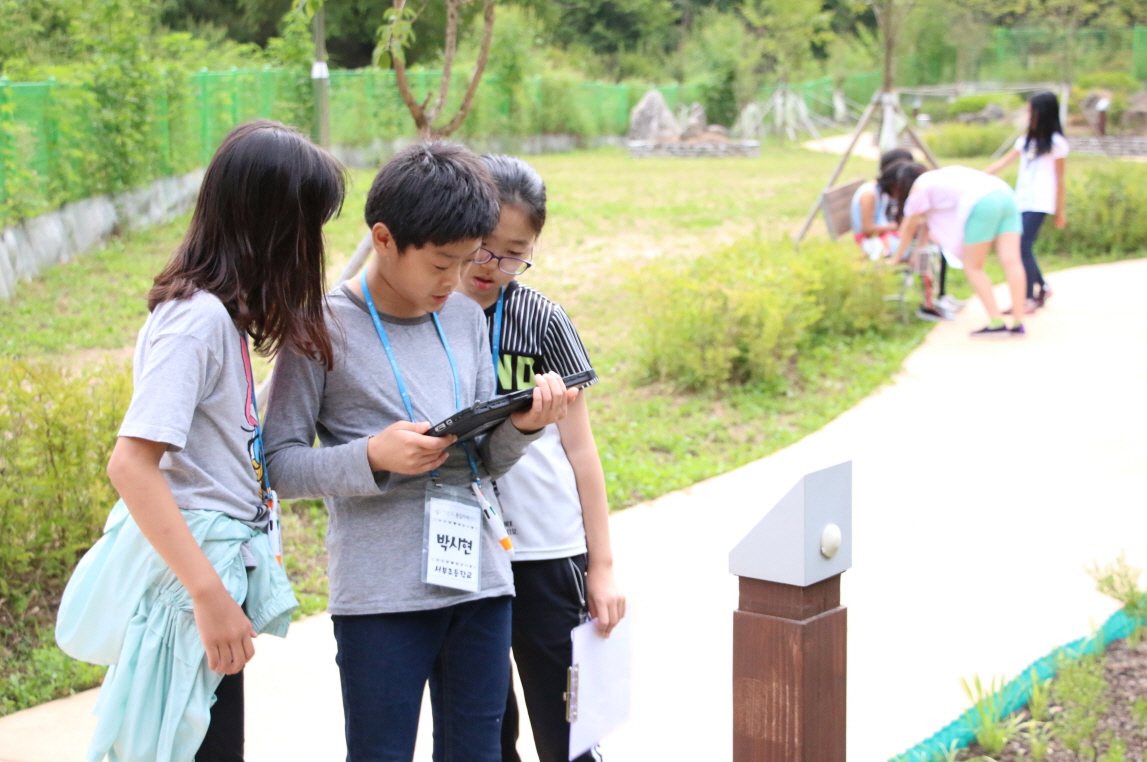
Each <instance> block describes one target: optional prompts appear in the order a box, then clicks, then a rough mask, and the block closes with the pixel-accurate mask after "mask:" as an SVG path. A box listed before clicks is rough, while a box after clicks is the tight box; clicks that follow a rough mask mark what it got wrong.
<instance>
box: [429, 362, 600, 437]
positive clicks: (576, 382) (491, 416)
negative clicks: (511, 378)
mask: <svg viewBox="0 0 1147 762" xmlns="http://www.w3.org/2000/svg"><path fill="white" fill-rule="evenodd" d="M595 378H597V373H595V372H594V370H593V368H590V369H589V370H586V371H582V372H581V373H575V374H573V375H572V376H566V377H565V378H563V379H562V381H564V382H565V385H566V388H567V389H578V388H580V387H582V386H585V385H586V384H588V383H592V382H593V380H594V379H595ZM533 400H534V390H533V388H532V387H531V388H529V389H522V390H521V391H519V392H514V393H512V394H503V395H502V396H501V397H495V398H494V399H492V400H486V401H485V402H477V403H475V404H474V406H473V407H470V408H467V409H466V410H459V411H458V412H457V413H455V414H454V415H452V416H450V417H449V418H447V419H446V420H445V421H443V422H442V423H436V424H434V425H433V426H431V427H430V431H428V432H426V435H427V436H430V437H445V436H449V435H450V434H454V435H455V436H457V437H458V441H459V442H465V441H466V440H468V439H473V438H474V437H476V436H480V435H482V434H485V433H486V432H487V431H489V430H490V429H492V428H494V427H495V426H497V425H498V424H499V423H501V422H502V421H504V420H506V419H507V418H509V417H510V414H511V413H516V412H517V411H519V410H526V409H527V408H529V407H530V405H532V404H533Z"/></svg>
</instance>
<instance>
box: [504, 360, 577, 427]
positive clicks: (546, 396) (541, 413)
mask: <svg viewBox="0 0 1147 762" xmlns="http://www.w3.org/2000/svg"><path fill="white" fill-rule="evenodd" d="M534 381H535V382H536V383H537V386H535V387H534V404H533V406H532V407H531V408H530V409H529V410H519V411H518V412H516V413H511V414H510V422H511V423H513V424H514V427H515V428H516V429H517V430H518V431H521V432H524V433H527V434H528V433H530V432H532V431H537V430H538V429H544V428H545V427H546V426H549V425H550V424H551V423H557V422H558V421H560V420H562V419H563V418H565V417H566V411H567V410H568V409H569V404H570V403H571V402H573V401H574V400H575V399H577V392H578V390H577V389H567V388H566V385H565V382H564V381H562V377H561V376H560V375H558V374H557V373H554V372H553V371H550V372H548V373H541V374H539V375H537V376H534Z"/></svg>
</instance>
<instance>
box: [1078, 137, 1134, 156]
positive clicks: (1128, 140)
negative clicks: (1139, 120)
mask: <svg viewBox="0 0 1147 762" xmlns="http://www.w3.org/2000/svg"><path fill="white" fill-rule="evenodd" d="M1070 143H1071V151H1072V153H1082V154H1089V155H1093V156H1147V137H1142V136H1139V135H1107V136H1105V137H1102V138H1100V137H1096V136H1094V135H1082V136H1080V135H1076V136H1074V137H1072V138H1071V141H1070Z"/></svg>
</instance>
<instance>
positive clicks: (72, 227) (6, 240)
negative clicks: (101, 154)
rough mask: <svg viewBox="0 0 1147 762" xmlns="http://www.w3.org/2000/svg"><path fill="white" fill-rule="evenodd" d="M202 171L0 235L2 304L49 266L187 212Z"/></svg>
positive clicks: (83, 204)
mask: <svg viewBox="0 0 1147 762" xmlns="http://www.w3.org/2000/svg"><path fill="white" fill-rule="evenodd" d="M201 182H203V170H197V171H195V172H191V173H189V174H186V175H178V176H175V177H165V178H163V179H162V180H156V181H155V182H153V183H152V184H151V185H148V186H146V187H144V188H137V189H135V190H131V191H125V192H124V193H117V194H115V195H112V196H96V197H95V198H88V199H84V200H83V201H75V202H73V203H70V204H65V205H64V206H63V207H61V208H60V209H58V210H56V211H54V212H49V213H47V214H42V215H40V216H39V217H33V218H32V219H29V220H24V221H23V222H21V223H20V224H18V225H13V226H12V227H10V228H6V229H5V230H4V231H3V232H0V300H3V301H7V300H8V299H11V298H12V296H13V295H15V293H16V287H17V285H18V284H19V282H20V281H29V280H32V278H34V277H36V276H37V275H38V274H39V273H40V272H42V271H43V270H45V269H47V268H48V267H51V266H52V265H56V264H60V263H62V262H69V261H71V260H72V259H74V258H76V257H78V256H80V255H82V254H86V253H88V252H89V251H91V250H92V249H95V248H97V247H98V246H100V245H101V244H103V242H104V241H106V240H107V239H108V238H109V237H110V236H111V235H113V234H114V233H116V232H118V231H120V230H133V229H138V228H143V227H148V226H149V225H158V224H162V223H164V222H169V221H170V220H173V219H175V218H176V217H178V216H179V215H180V214H182V213H183V212H185V211H187V210H188V209H189V208H191V206H192V204H193V203H194V202H195V197H196V194H198V193H199V185H200V183H201Z"/></svg>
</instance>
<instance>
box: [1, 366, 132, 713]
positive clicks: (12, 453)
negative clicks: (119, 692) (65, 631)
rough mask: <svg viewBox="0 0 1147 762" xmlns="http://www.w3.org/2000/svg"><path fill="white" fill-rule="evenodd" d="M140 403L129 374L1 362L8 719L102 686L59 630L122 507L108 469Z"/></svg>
mask: <svg viewBox="0 0 1147 762" xmlns="http://www.w3.org/2000/svg"><path fill="white" fill-rule="evenodd" d="M130 399H131V378H130V373H129V372H128V370H127V368H125V367H122V366H111V365H109V366H97V367H94V368H88V369H85V370H82V371H78V372H75V371H71V370H69V369H63V368H60V367H58V366H55V365H51V364H48V363H44V362H30V361H11V360H6V361H3V362H0V537H3V538H4V539H3V542H2V543H0V715H2V714H7V713H9V712H13V711H16V710H18V709H23V708H25V707H28V706H33V705H35V704H38V703H41V702H43V701H48V700H50V699H53V698H58V697H60V696H66V695H68V694H69V693H72V692H74V691H76V690H82V689H84V688H90V687H92V686H94V685H98V684H99V682H100V680H101V679H102V676H103V668H102V667H93V666H91V665H86V664H81V663H79V662H76V661H74V660H73V659H71V658H69V657H68V656H66V655H65V654H64V653H62V652H61V651H60V650H59V649H58V648H57V647H56V645H55V643H53V642H52V625H53V622H54V621H55V612H56V607H57V606H58V605H59V599H60V594H61V593H62V592H63V589H64V585H65V584H66V583H67V581H68V577H69V576H70V575H71V572H72V569H73V568H74V567H75V565H76V562H77V561H78V560H79V558H80V556H81V555H82V554H83V553H84V551H86V550H87V549H88V548H89V547H91V545H92V543H94V542H95V540H96V539H97V538H98V537H99V535H100V531H101V530H102V528H103V525H104V521H105V520H106V518H107V514H108V511H109V510H110V509H111V507H112V505H113V503H114V501H115V497H116V496H115V491H114V490H113V489H112V487H111V484H110V483H109V482H108V479H107V477H106V476H105V475H104V469H105V467H106V465H107V462H108V458H109V457H110V455H111V449H112V447H113V446H114V445H115V439H116V431H117V430H118V428H119V425H120V421H121V419H122V418H123V414H124V412H125V410H126V408H127V404H128V402H129V400H130Z"/></svg>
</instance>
